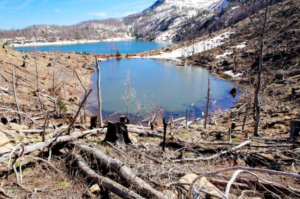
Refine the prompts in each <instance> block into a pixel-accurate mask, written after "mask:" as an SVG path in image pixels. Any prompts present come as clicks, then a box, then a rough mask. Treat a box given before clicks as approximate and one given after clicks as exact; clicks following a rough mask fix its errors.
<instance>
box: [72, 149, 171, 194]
mask: <svg viewBox="0 0 300 199" xmlns="http://www.w3.org/2000/svg"><path fill="white" fill-rule="evenodd" d="M76 146H77V147H78V148H79V149H80V150H81V151H84V152H86V153H88V154H91V155H93V157H95V158H96V160H97V161H98V164H100V165H103V166H105V167H109V168H110V169H111V170H113V171H114V172H115V173H116V174H117V175H118V176H120V177H121V178H122V179H124V180H125V181H127V182H129V183H130V184H132V185H133V186H135V187H136V188H138V189H140V190H141V191H144V192H146V195H147V198H153V197H150V196H149V195H151V196H154V197H155V198H160V199H168V197H167V196H165V195H164V194H163V193H161V192H160V191H157V190H155V189H153V188H152V187H151V186H150V185H149V184H148V183H146V182H145V181H143V180H142V179H141V178H139V177H138V176H137V175H135V174H134V173H133V172H132V171H131V169H130V168H128V167H127V166H126V165H125V164H124V163H123V162H122V161H120V160H118V159H116V158H110V157H109V156H107V155H106V154H104V153H102V151H100V150H97V149H95V148H91V147H88V146H86V145H83V144H78V145H76Z"/></svg>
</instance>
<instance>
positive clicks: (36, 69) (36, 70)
mask: <svg viewBox="0 0 300 199" xmlns="http://www.w3.org/2000/svg"><path fill="white" fill-rule="evenodd" d="M34 63H35V72H36V89H37V92H40V91H39V71H38V66H37V62H36V49H35V47H34Z"/></svg>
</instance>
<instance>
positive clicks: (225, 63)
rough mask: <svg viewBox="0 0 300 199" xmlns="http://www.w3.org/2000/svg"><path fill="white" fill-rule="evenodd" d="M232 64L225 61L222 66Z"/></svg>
mask: <svg viewBox="0 0 300 199" xmlns="http://www.w3.org/2000/svg"><path fill="white" fill-rule="evenodd" d="M230 64H231V63H229V62H228V61H227V60H224V61H223V63H222V66H229V65H230Z"/></svg>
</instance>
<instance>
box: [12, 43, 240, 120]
mask: <svg viewBox="0 0 300 199" xmlns="http://www.w3.org/2000/svg"><path fill="white" fill-rule="evenodd" d="M111 45H114V46H113V47H117V48H118V49H120V52H121V53H133V52H139V51H145V50H153V49H157V48H162V47H166V46H168V45H171V43H156V42H149V41H144V40H128V41H118V42H113V43H111V42H98V43H86V44H75V45H74V44H72V45H59V46H38V47H37V50H39V51H62V52H73V51H74V52H88V53H92V52H93V51H95V52H96V53H111V48H110V47H111ZM15 49H16V50H18V51H21V50H22V51H24V52H25V51H26V52H28V51H33V50H34V49H33V47H18V48H15ZM113 53H114V52H113ZM127 70H128V71H129V72H130V80H131V87H132V88H133V89H134V90H135V92H136V98H135V99H134V100H133V101H132V102H131V103H130V111H129V112H130V117H131V118H134V117H135V115H136V113H137V112H138V110H139V108H138V107H139V106H141V105H145V108H144V109H143V110H142V111H141V113H140V114H145V113H146V112H151V111H153V110H154V109H155V110H160V109H162V110H163V112H162V116H164V117H166V118H168V117H169V116H170V115H173V117H174V118H179V117H184V116H185V114H186V110H188V111H189V117H190V119H196V118H199V117H201V118H203V112H205V106H206V95H207V78H208V74H209V71H208V70H207V69H205V68H202V67H200V66H176V63H175V62H167V61H159V60H154V59H122V60H107V61H102V62H101V89H102V91H101V93H102V100H103V104H102V108H103V115H104V116H105V117H104V118H106V119H110V120H113V119H115V120H117V119H118V117H119V116H120V114H122V113H123V114H124V113H126V104H125V102H124V101H122V96H124V95H125V90H126V85H125V84H124V83H125V81H126V73H127ZM210 79H211V103H210V106H209V109H210V111H211V112H212V111H213V110H217V109H221V110H224V109H228V108H230V107H232V106H233V101H238V98H239V96H238V95H237V96H236V98H235V99H233V98H232V96H231V95H230V94H229V92H230V90H231V89H232V88H233V87H234V83H233V82H230V81H224V80H221V79H217V78H216V77H214V76H213V75H210ZM92 81H93V82H95V83H94V84H93V85H92V86H91V88H92V89H93V93H92V94H91V96H90V97H89V99H88V106H89V110H90V111H91V112H92V113H93V114H95V115H96V110H97V97H96V91H97V89H96V82H97V73H94V75H93V76H92ZM116 112H117V113H118V114H116V115H115V116H114V118H108V116H109V115H112V114H114V113H116ZM139 119H143V118H142V117H140V118H139Z"/></svg>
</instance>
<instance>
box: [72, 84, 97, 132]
mask: <svg viewBox="0 0 300 199" xmlns="http://www.w3.org/2000/svg"><path fill="white" fill-rule="evenodd" d="M91 92H92V89H91V90H90V91H89V92H88V94H87V95H86V96H85V97H84V99H83V101H82V102H81V104H80V106H79V108H78V111H77V113H76V115H75V117H74V119H73V121H72V123H71V124H70V125H69V127H68V135H70V134H71V129H72V126H73V125H74V123H75V122H76V120H77V117H78V115H79V113H80V110H81V108H82V106H83V105H84V103H85V102H86V100H87V98H88V96H89V95H90V94H91Z"/></svg>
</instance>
